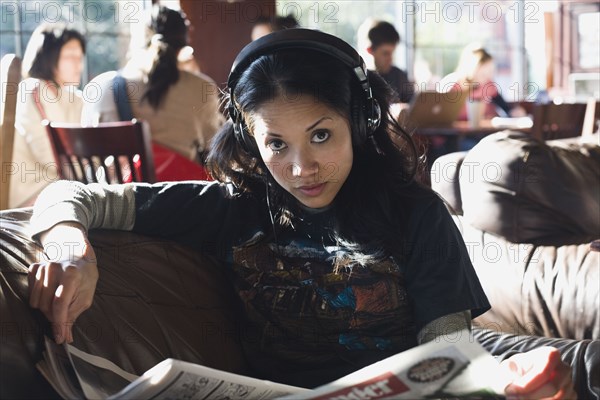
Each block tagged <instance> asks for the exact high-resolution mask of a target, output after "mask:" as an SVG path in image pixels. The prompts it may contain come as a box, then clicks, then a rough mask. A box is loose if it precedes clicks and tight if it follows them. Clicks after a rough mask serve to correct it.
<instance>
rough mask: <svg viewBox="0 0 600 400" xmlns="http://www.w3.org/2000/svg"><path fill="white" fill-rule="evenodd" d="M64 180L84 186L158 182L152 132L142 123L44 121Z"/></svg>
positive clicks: (136, 121)
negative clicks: (90, 184)
mask: <svg viewBox="0 0 600 400" xmlns="http://www.w3.org/2000/svg"><path fill="white" fill-rule="evenodd" d="M44 124H45V125H46V129H47V131H48V136H49V138H50V142H51V143H52V149H53V151H54V158H55V160H56V163H57V169H58V173H59V175H60V177H61V178H62V179H69V180H77V181H80V182H83V183H93V182H100V183H109V184H113V183H126V182H149V183H154V182H156V172H155V170H154V156H153V153H152V147H151V137H150V130H149V128H148V126H147V124H146V123H145V122H142V121H138V120H135V119H134V120H131V121H124V122H106V123H101V124H99V125H97V126H93V127H84V126H80V125H77V124H59V123H54V122H49V121H44Z"/></svg>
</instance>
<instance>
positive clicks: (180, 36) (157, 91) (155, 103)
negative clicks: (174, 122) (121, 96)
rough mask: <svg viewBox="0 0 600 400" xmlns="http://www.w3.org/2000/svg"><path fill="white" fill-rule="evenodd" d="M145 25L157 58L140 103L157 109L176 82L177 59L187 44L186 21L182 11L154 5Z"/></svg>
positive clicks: (149, 44) (150, 44)
mask: <svg viewBox="0 0 600 400" xmlns="http://www.w3.org/2000/svg"><path fill="white" fill-rule="evenodd" d="M147 25H148V26H147V27H148V29H149V30H150V31H151V32H152V33H153V34H154V36H152V38H151V39H150V41H149V43H148V46H158V54H157V57H156V59H155V61H154V64H153V65H152V68H151V70H150V73H149V74H148V88H147V90H146V92H145V93H144V95H143V96H142V100H146V101H148V103H150V105H151V106H152V107H153V108H154V109H157V108H158V107H159V106H160V104H161V103H162V101H163V100H164V98H165V95H166V94H167V91H168V90H169V87H170V86H171V85H174V84H175V83H177V81H178V80H179V69H178V67H177V55H178V53H179V50H181V49H182V48H183V47H185V46H186V45H187V43H188V29H189V21H188V20H187V18H186V15H185V13H184V12H183V11H176V10H172V9H170V8H167V7H164V6H159V5H158V4H155V5H154V6H152V11H151V18H150V19H149V20H148V24H147Z"/></svg>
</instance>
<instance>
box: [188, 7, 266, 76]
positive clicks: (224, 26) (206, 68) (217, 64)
mask: <svg viewBox="0 0 600 400" xmlns="http://www.w3.org/2000/svg"><path fill="white" fill-rule="evenodd" d="M180 4H181V8H182V9H183V10H184V11H185V13H186V14H187V16H188V18H189V19H190V21H191V23H192V30H191V35H190V36H191V37H190V39H191V45H192V46H193V47H194V55H195V57H196V61H197V62H198V64H199V65H200V68H201V70H202V72H204V73H205V74H207V75H209V76H210V77H211V78H213V79H214V80H215V82H217V84H218V85H219V86H220V87H225V84H226V82H227V76H228V75H229V70H230V68H231V64H232V63H233V60H234V59H235V56H236V55H237V54H238V52H239V51H240V50H241V49H242V48H243V47H244V46H245V45H246V44H248V43H249V42H250V33H251V31H252V26H253V24H254V22H255V21H256V19H257V18H258V17H259V16H260V15H263V16H272V15H274V14H275V4H276V3H275V1H274V0H249V1H245V0H238V1H234V2H228V1H215V0H180Z"/></svg>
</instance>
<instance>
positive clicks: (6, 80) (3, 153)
mask: <svg viewBox="0 0 600 400" xmlns="http://www.w3.org/2000/svg"><path fill="white" fill-rule="evenodd" d="M0 71H1V72H0V76H1V77H0V80H1V82H0V84H1V86H0V90H2V104H1V105H0V131H1V133H0V140H1V142H0V149H1V150H0V167H1V171H0V173H1V174H2V175H1V176H0V210H5V209H7V208H8V194H9V191H10V178H11V176H12V174H13V173H15V172H16V170H15V168H16V167H15V166H14V165H13V162H12V157H13V147H14V140H15V112H16V109H17V93H18V89H19V82H20V81H21V59H20V58H19V57H17V56H16V55H14V54H6V55H5V56H4V57H2V60H1V61H0Z"/></svg>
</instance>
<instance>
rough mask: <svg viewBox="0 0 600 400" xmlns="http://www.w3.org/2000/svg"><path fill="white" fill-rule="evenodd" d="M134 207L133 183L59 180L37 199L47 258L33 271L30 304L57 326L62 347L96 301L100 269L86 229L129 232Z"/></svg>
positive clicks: (35, 232)
mask: <svg viewBox="0 0 600 400" xmlns="http://www.w3.org/2000/svg"><path fill="white" fill-rule="evenodd" d="M133 204H134V194H133V187H132V185H112V186H101V185H97V184H96V185H84V184H82V183H79V182H72V181H60V182H57V183H55V184H52V185H50V186H49V187H47V188H46V189H45V190H44V191H43V192H42V193H41V194H40V196H39V197H38V199H37V201H36V204H35V207H34V213H33V217H32V220H31V229H32V232H31V233H32V236H33V237H34V238H35V239H36V240H39V241H40V242H41V244H42V246H43V248H44V260H40V262H37V263H34V264H32V265H31V266H30V267H29V293H30V297H29V303H30V305H31V307H33V308H38V309H40V310H41V311H42V312H43V313H44V315H45V316H46V318H48V320H49V321H50V322H52V328H53V332H54V338H55V340H56V342H57V343H62V342H65V341H66V342H71V341H73V334H72V331H71V327H72V325H73V323H74V322H75V320H76V319H77V317H79V315H80V314H81V313H82V312H83V311H85V310H86V309H88V308H89V307H90V306H91V304H92V300H93V298H94V291H95V289H96V282H97V281H98V268H97V266H96V256H95V253H94V249H93V248H92V246H91V245H90V243H89V241H88V238H87V231H88V230H89V229H91V228H109V229H123V230H130V229H131V228H132V227H133V223H134V221H135V208H134V205H133Z"/></svg>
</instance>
